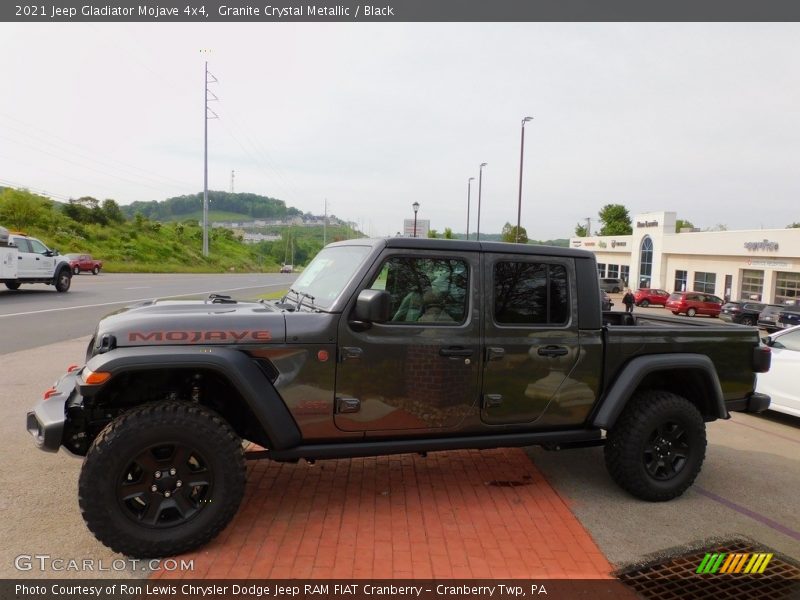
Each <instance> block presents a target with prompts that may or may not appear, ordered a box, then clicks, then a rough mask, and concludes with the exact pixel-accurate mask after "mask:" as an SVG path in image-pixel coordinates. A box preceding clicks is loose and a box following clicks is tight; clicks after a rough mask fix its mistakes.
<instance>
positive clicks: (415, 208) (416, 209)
mask: <svg viewBox="0 0 800 600" xmlns="http://www.w3.org/2000/svg"><path fill="white" fill-rule="evenodd" d="M411 208H413V209H414V237H417V211H418V210H419V202H414V204H412V205H411Z"/></svg>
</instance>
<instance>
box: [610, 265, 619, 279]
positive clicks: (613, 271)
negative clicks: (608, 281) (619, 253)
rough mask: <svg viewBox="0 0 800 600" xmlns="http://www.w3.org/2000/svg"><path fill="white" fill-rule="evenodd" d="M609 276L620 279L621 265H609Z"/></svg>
mask: <svg viewBox="0 0 800 600" xmlns="http://www.w3.org/2000/svg"><path fill="white" fill-rule="evenodd" d="M608 276H609V277H611V278H614V279H616V278H617V277H619V265H608Z"/></svg>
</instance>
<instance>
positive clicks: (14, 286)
mask: <svg viewBox="0 0 800 600" xmlns="http://www.w3.org/2000/svg"><path fill="white" fill-rule="evenodd" d="M19 286H20V284H19V282H17V281H6V287H7V288H8V289H10V290H18V289H19Z"/></svg>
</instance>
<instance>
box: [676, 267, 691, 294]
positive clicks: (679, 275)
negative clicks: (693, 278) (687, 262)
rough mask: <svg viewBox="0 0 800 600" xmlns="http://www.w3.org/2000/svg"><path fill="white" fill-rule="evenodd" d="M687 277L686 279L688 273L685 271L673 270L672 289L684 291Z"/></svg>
mask: <svg viewBox="0 0 800 600" xmlns="http://www.w3.org/2000/svg"><path fill="white" fill-rule="evenodd" d="M687 279H688V273H687V272H686V271H675V288H674V289H673V291H674V292H685V291H686V281H687Z"/></svg>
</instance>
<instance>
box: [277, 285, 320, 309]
mask: <svg viewBox="0 0 800 600" xmlns="http://www.w3.org/2000/svg"><path fill="white" fill-rule="evenodd" d="M289 292H291V293H293V294H294V295H295V296H297V302H296V303H295V308H294V309H295V310H300V307H301V306H303V300H308V301H309V303H308V306H309V308H313V309H316V310H319V309H318V308H317V307H316V306H314V296H312V295H311V294H309V293H308V292H298V291H297V290H296V289H294V288H289ZM288 297H289V296H288V294H287V296H286V297H285V298H284V300H286V298H288Z"/></svg>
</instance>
